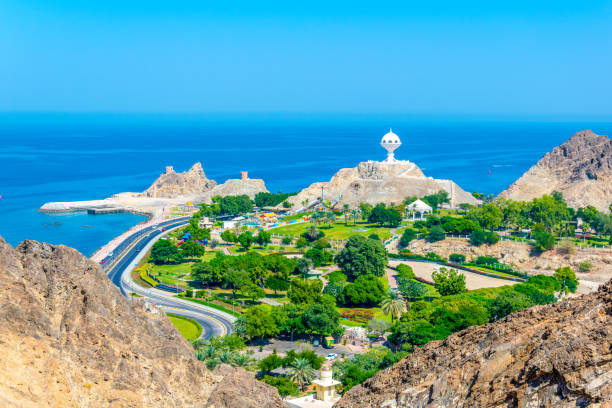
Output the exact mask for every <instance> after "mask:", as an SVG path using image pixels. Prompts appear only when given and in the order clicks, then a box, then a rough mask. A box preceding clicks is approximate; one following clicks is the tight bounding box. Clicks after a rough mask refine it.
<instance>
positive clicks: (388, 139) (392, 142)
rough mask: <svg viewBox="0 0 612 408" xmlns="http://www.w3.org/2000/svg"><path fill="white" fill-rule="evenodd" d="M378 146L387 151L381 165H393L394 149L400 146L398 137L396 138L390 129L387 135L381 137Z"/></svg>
mask: <svg viewBox="0 0 612 408" xmlns="http://www.w3.org/2000/svg"><path fill="white" fill-rule="evenodd" d="M380 145H381V146H382V147H383V148H384V149H385V150H386V151H387V159H386V160H385V161H384V162H383V163H394V162H396V161H397V160H395V155H394V154H393V152H394V151H395V149H397V148H398V147H400V146H401V145H402V142H401V141H400V138H399V136H397V135H396V134H395V133H393V131H392V130H391V129H389V133H387V134H386V135H384V136H383V138H382V140H381V141H380Z"/></svg>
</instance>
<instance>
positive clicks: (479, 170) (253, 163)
mask: <svg viewBox="0 0 612 408" xmlns="http://www.w3.org/2000/svg"><path fill="white" fill-rule="evenodd" d="M389 127H393V130H394V132H395V133H397V134H398V135H399V136H400V138H401V139H402V142H403V145H402V146H401V147H400V148H399V149H398V150H397V151H396V157H397V158H399V159H408V160H411V161H414V162H416V163H417V164H418V165H419V166H420V167H421V168H422V169H423V171H424V172H425V174H426V175H428V176H433V177H436V178H451V179H453V180H455V181H456V182H457V183H458V184H459V185H460V186H462V187H463V188H464V189H466V190H469V191H473V190H478V191H481V192H487V193H495V194H496V193H499V192H500V191H502V190H503V189H504V188H506V187H507V186H508V185H509V184H510V183H511V182H512V181H514V180H515V179H516V178H518V177H519V176H520V175H521V174H522V173H523V172H524V171H525V170H527V169H528V168H529V167H530V166H531V165H532V164H534V163H535V162H536V161H537V160H538V159H539V158H540V157H541V156H542V155H543V154H544V153H545V152H546V151H549V150H550V149H552V147H554V146H556V145H558V144H560V143H562V142H563V141H565V140H566V139H568V138H569V137H570V136H571V135H572V134H573V133H575V132H576V131H578V130H581V129H585V128H592V129H593V130H595V132H597V133H601V134H610V130H612V124H611V123H589V122H585V123H538V122H478V121H462V122H457V121H450V120H444V119H437V120H428V121H422V120H414V119H406V118H401V117H334V118H331V117H327V118H321V117H318V118H317V117H292V118H288V117H285V118H280V119H279V118H277V117H259V118H254V117H227V116H226V117H218V118H207V117H201V116H187V115H175V116H152V115H146V116H139V115H59V114H57V115H25V114H24V115H8V114H4V115H0V195H2V200H1V201H0V235H1V236H2V237H4V239H6V240H7V241H8V242H9V243H11V244H13V245H16V244H17V243H19V242H20V241H21V240H23V239H37V240H41V241H46V242H52V243H57V244H66V245H69V246H72V247H75V248H77V249H79V250H80V251H81V252H83V253H85V254H88V255H89V254H91V253H92V252H93V251H94V250H95V249H97V248H98V247H100V246H101V245H103V244H104V243H106V242H108V241H109V240H111V239H112V238H113V237H115V236H116V235H118V234H120V233H121V232H122V231H124V230H125V229H127V228H129V227H130V226H131V225H134V224H136V223H137V222H140V221H142V220H144V217H141V216H136V215H130V214H112V215H96V216H94V215H87V214H70V215H47V214H42V213H39V212H38V211H37V209H38V208H39V207H40V206H41V205H42V204H44V203H45V202H48V201H71V200H90V199H99V198H104V197H108V196H109V195H111V194H114V193H118V192H122V191H142V190H144V189H146V188H147V187H148V186H149V185H150V184H151V183H152V182H153V180H154V179H155V178H156V177H157V176H158V175H159V173H161V172H162V171H163V169H164V166H166V165H173V166H174V167H175V169H176V170H177V171H182V170H186V169H188V168H189V167H190V166H191V165H192V164H193V163H194V162H196V161H201V162H202V164H203V166H204V171H205V172H206V174H207V176H208V177H209V178H213V179H215V180H217V182H223V181H224V180H226V179H228V178H237V177H238V176H239V172H240V171H241V170H248V171H249V175H250V177H252V178H263V179H264V180H265V182H266V185H267V187H268V189H269V190H271V191H278V190H283V191H297V190H300V189H301V188H304V187H306V186H308V185H309V184H310V183H312V182H315V181H322V180H329V178H330V177H331V176H332V175H333V174H334V173H335V172H336V171H337V170H338V169H339V168H342V167H353V166H355V165H356V164H357V163H359V162H360V161H365V160H382V159H384V157H385V152H384V151H383V149H382V148H381V147H380V146H379V145H378V142H379V141H380V138H381V137H382V135H383V134H385V133H386V132H387V131H388V130H389ZM57 223H59V224H57Z"/></svg>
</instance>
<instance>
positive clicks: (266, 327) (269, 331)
mask: <svg viewBox="0 0 612 408" xmlns="http://www.w3.org/2000/svg"><path fill="white" fill-rule="evenodd" d="M266 306H267V305H266ZM244 316H245V320H246V328H245V331H246V334H247V336H248V337H249V338H250V339H256V338H262V339H263V338H268V337H274V336H276V335H277V334H278V327H277V326H276V321H275V320H274V317H273V316H272V313H270V310H269V307H264V306H263V305H262V306H253V307H250V308H248V309H247V311H246V313H245V315H244Z"/></svg>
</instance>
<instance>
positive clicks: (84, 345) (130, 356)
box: [0, 238, 284, 408]
mask: <svg viewBox="0 0 612 408" xmlns="http://www.w3.org/2000/svg"><path fill="white" fill-rule="evenodd" d="M237 379H239V380H237ZM228 383H231V384H232V387H231V389H228V387H227V384H228ZM0 406H2V407H42V406H45V407H47V406H48V407H207V408H224V407H228V408H229V407H232V408H234V407H235V408H259V407H272V408H280V407H282V406H284V405H283V403H282V401H281V399H280V397H279V395H278V393H277V391H276V389H274V388H272V387H270V386H268V385H266V384H263V383H260V382H258V381H256V380H255V379H254V378H253V377H252V376H251V375H250V374H248V373H246V372H245V371H244V370H241V369H233V368H230V367H225V368H224V369H222V370H218V371H216V372H214V373H211V372H209V371H207V369H206V368H205V367H204V366H203V364H202V363H201V362H200V361H198V360H196V359H195V357H194V353H193V349H192V348H191V346H190V345H189V343H187V341H185V340H184V339H183V338H182V337H181V335H180V334H179V333H178V331H177V330H176V329H175V328H174V326H172V324H171V323H170V322H169V320H168V319H167V318H166V317H165V316H164V315H163V314H160V313H157V312H156V310H153V311H147V310H146V307H145V305H144V303H142V302H141V301H137V300H134V301H131V300H129V299H126V298H124V297H123V296H121V294H120V292H119V290H118V289H117V288H116V287H115V286H113V285H112V283H111V282H110V281H109V280H108V279H107V277H106V276H105V274H104V273H103V272H102V271H101V269H100V268H99V266H98V265H97V264H95V263H94V262H92V261H90V260H88V259H87V258H85V257H84V256H82V255H81V254H80V253H78V252H77V251H76V250H74V249H71V248H67V247H65V246H53V245H48V244H41V243H38V242H35V241H24V242H23V243H21V244H20V245H19V246H18V247H17V248H16V249H13V248H12V247H11V246H10V245H8V244H7V243H6V242H5V241H4V240H2V238H0Z"/></svg>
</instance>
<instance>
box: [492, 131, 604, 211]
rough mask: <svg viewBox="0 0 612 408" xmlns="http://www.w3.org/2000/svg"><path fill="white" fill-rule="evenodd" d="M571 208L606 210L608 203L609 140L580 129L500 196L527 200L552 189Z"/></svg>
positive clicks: (547, 192)
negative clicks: (562, 197) (561, 195)
mask: <svg viewBox="0 0 612 408" xmlns="http://www.w3.org/2000/svg"><path fill="white" fill-rule="evenodd" d="M555 190H556V191H559V192H561V193H563V196H564V197H565V199H566V201H567V202H568V204H569V205H570V206H572V207H574V208H577V207H586V206H587V205H593V206H595V207H597V209H598V210H600V211H608V206H609V205H610V203H612V140H610V138H609V137H608V136H602V135H598V134H596V133H594V132H593V131H592V130H582V131H580V132H577V133H575V134H574V135H573V136H572V137H571V138H570V139H568V140H567V141H566V142H564V143H563V144H561V145H560V146H557V147H555V148H554V149H553V150H552V151H550V152H549V153H546V154H545V155H544V157H542V159H540V161H538V162H537V163H536V164H535V165H534V166H533V167H531V168H530V169H529V170H528V171H527V172H526V173H525V174H523V175H522V176H521V177H520V178H519V179H518V180H517V181H515V182H514V183H512V184H511V185H510V186H509V187H508V189H506V190H504V191H503V192H502V193H501V194H500V197H505V198H511V199H513V200H531V199H533V198H535V197H539V196H541V195H542V194H550V193H551V192H553V191H555Z"/></svg>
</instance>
